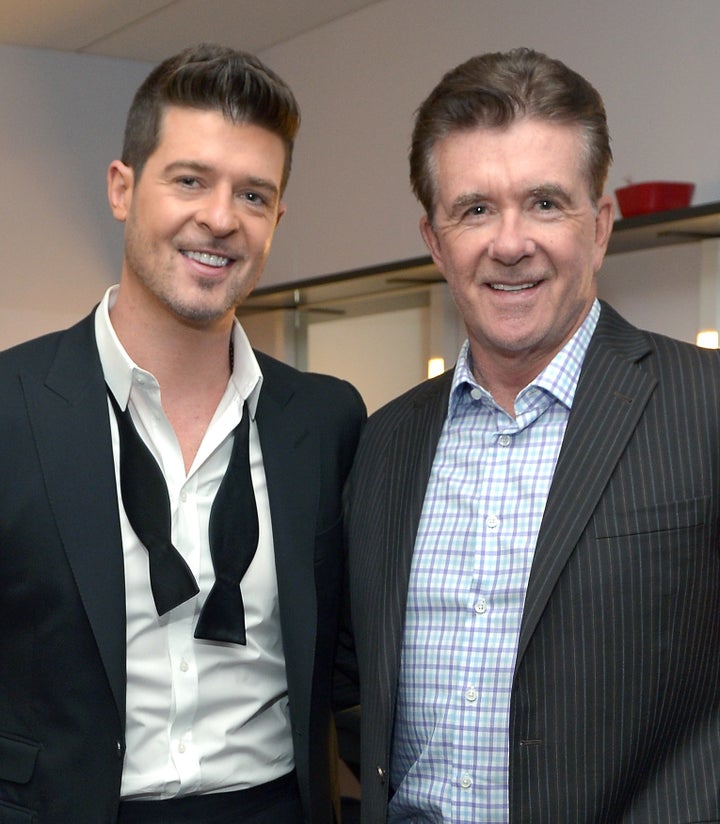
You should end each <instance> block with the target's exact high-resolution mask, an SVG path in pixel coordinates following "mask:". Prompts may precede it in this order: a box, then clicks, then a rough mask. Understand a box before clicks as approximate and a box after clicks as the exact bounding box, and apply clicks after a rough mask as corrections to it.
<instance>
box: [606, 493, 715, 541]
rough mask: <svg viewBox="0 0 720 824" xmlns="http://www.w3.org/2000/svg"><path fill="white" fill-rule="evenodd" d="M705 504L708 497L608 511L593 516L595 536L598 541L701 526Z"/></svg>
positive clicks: (705, 516) (703, 520) (705, 514)
mask: <svg viewBox="0 0 720 824" xmlns="http://www.w3.org/2000/svg"><path fill="white" fill-rule="evenodd" d="M709 503H710V501H709V499H708V498H691V499H689V500H684V501H666V502H663V503H660V504H656V505H653V506H647V507H640V508H637V509H631V510H626V511H617V510H613V509H608V510H607V512H605V513H604V514H603V513H599V514H598V515H596V518H595V537H596V538H597V539H599V540H603V539H617V538H621V537H623V536H627V537H632V536H634V537H639V536H641V535H645V534H648V535H650V534H653V533H665V532H667V533H671V532H675V531H678V530H684V529H688V528H693V527H697V526H702V525H703V524H704V523H705V521H706V519H707V514H708V510H709Z"/></svg>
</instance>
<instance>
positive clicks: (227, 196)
mask: <svg viewBox="0 0 720 824" xmlns="http://www.w3.org/2000/svg"><path fill="white" fill-rule="evenodd" d="M195 220H196V221H197V223H198V224H199V225H200V226H202V227H204V228H205V229H207V231H209V232H210V233H211V234H212V235H213V237H227V236H228V235H231V234H232V233H233V232H236V231H237V230H238V229H239V228H240V213H239V208H238V204H237V203H236V202H235V198H234V197H233V193H232V192H231V191H226V190H225V189H224V188H222V187H218V188H215V189H211V190H210V191H208V192H207V194H206V195H205V197H204V198H203V200H202V202H201V203H200V204H199V205H198V210H197V212H196V213H195Z"/></svg>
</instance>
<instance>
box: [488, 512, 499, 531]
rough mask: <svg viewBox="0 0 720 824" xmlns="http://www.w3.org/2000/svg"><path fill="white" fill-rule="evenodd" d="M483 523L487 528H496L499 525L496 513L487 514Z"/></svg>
mask: <svg viewBox="0 0 720 824" xmlns="http://www.w3.org/2000/svg"><path fill="white" fill-rule="evenodd" d="M485 523H486V525H487V528H488V529H497V528H498V526H500V519H499V518H498V516H497V515H488V516H487V520H486V521H485Z"/></svg>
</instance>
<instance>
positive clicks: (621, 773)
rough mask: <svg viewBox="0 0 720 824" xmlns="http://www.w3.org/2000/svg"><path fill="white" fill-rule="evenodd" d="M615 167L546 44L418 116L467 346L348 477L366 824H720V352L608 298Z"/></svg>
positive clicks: (497, 66)
mask: <svg viewBox="0 0 720 824" xmlns="http://www.w3.org/2000/svg"><path fill="white" fill-rule="evenodd" d="M610 159H611V153H610V146H609V138H608V130H607V125H606V117H605V110H604V106H603V103H602V100H601V98H600V96H599V95H598V93H597V92H596V91H595V89H594V88H593V87H592V86H591V85H590V84H589V83H588V82H587V81H586V80H584V79H583V78H582V77H580V75H578V74H577V73H576V72H574V71H572V70H570V69H569V68H567V67H566V66H564V65H563V64H562V63H561V62H559V61H557V60H551V59H549V58H548V57H546V56H545V55H542V54H539V53H537V52H534V51H531V50H528V49H518V50H514V51H511V52H507V53H500V54H486V55H482V56H480V57H476V58H473V59H471V60H469V61H467V62H466V63H464V64H462V65H460V66H458V67H457V68H456V69H454V70H452V71H451V72H449V73H448V74H447V75H446V76H445V77H444V78H443V79H442V80H441V82H440V83H439V85H438V86H437V88H436V89H435V90H434V91H433V92H432V93H431V94H430V96H429V97H428V98H427V100H426V101H425V102H424V103H423V104H422V105H421V107H420V109H419V110H418V113H417V118H416V123H415V130H414V134H413V142H412V151H411V179H412V184H413V188H414V190H415V192H416V194H417V196H418V198H419V199H420V201H421V203H422V205H423V206H424V208H425V214H424V215H423V217H422V218H421V224H420V228H421V232H422V235H423V238H424V239H425V242H426V243H427V245H428V247H429V249H430V252H431V254H432V257H433V260H434V261H435V263H436V265H437V266H438V268H439V269H440V271H441V272H442V273H443V275H444V277H445V278H446V280H447V282H448V284H449V287H450V290H451V292H452V294H453V296H454V298H455V301H456V303H457V305H458V308H459V310H460V314H461V316H462V318H463V321H464V323H465V327H466V330H467V338H468V339H467V341H466V343H465V345H464V346H463V348H462V349H461V351H460V355H459V359H458V362H457V365H456V366H455V368H454V369H452V370H450V371H449V372H447V373H446V374H444V375H442V376H440V377H438V378H436V379H434V380H432V381H428V382H427V383H425V384H423V385H421V386H419V387H416V388H415V389H413V390H411V391H410V392H408V393H406V394H405V395H403V396H401V397H400V398H398V399H396V400H395V401H393V402H391V403H390V404H388V405H387V406H386V407H385V408H383V409H382V410H380V411H378V412H377V413H376V414H375V415H374V416H373V417H372V418H371V419H370V421H369V422H368V425H367V427H366V428H365V430H364V433H363V436H362V438H361V442H360V446H359V448H358V452H357V455H356V460H355V464H354V467H353V471H352V473H351V476H350V480H349V483H348V487H347V492H346V496H347V498H346V500H347V509H346V528H347V535H348V552H349V576H350V586H351V610H352V622H353V630H354V636H355V644H356V647H357V656H358V662H359V667H360V683H361V702H362V733H361V747H362V766H361V769H362V776H363V793H362V796H363V798H362V804H363V813H362V818H363V821H364V822H367V823H368V824H379V823H381V822H385V821H389V822H411V821H412V822H420V821H422V822H431V821H432V822H452V824H500V822H503V824H504V823H505V822H510V824H530V822H532V823H533V824H578V823H579V822H597V824H601V823H602V824H606V822H623V824H631V822H632V823H633V824H679V822H690V821H719V820H720V781H719V780H718V775H720V689H719V688H718V684H720V654H718V650H719V649H720V619H719V617H718V616H720V534H719V532H720V511H719V510H720V442H719V440H720V360H719V357H718V353H717V352H711V351H708V350H699V349H697V348H696V347H694V346H692V345H690V344H686V343H681V342H678V341H674V340H671V339H669V338H666V337H663V336H661V335H658V334H653V333H649V332H643V331H640V330H638V329H636V328H635V327H633V326H631V325H630V324H629V323H628V322H626V321H625V320H624V319H623V318H621V317H620V316H619V315H618V314H617V313H616V312H615V311H614V310H613V309H612V308H611V307H610V306H608V305H607V304H605V303H603V302H601V301H599V300H598V299H597V296H596V295H597V272H598V270H599V268H600V266H601V264H602V261H603V257H604V254H605V250H606V247H607V243H608V239H609V237H610V232H611V229H612V223H613V205H612V201H611V199H610V198H609V197H608V196H606V195H604V194H603V187H604V183H605V178H606V175H607V170H608V165H609V163H610Z"/></svg>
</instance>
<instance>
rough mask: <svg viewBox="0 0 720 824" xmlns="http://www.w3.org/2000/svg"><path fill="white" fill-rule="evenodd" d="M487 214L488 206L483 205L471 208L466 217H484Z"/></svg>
mask: <svg viewBox="0 0 720 824" xmlns="http://www.w3.org/2000/svg"><path fill="white" fill-rule="evenodd" d="M486 214H487V206H483V205H482V204H477V205H475V206H471V207H470V208H469V209H468V210H467V211H466V212H465V217H482V216H483V215H486Z"/></svg>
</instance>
